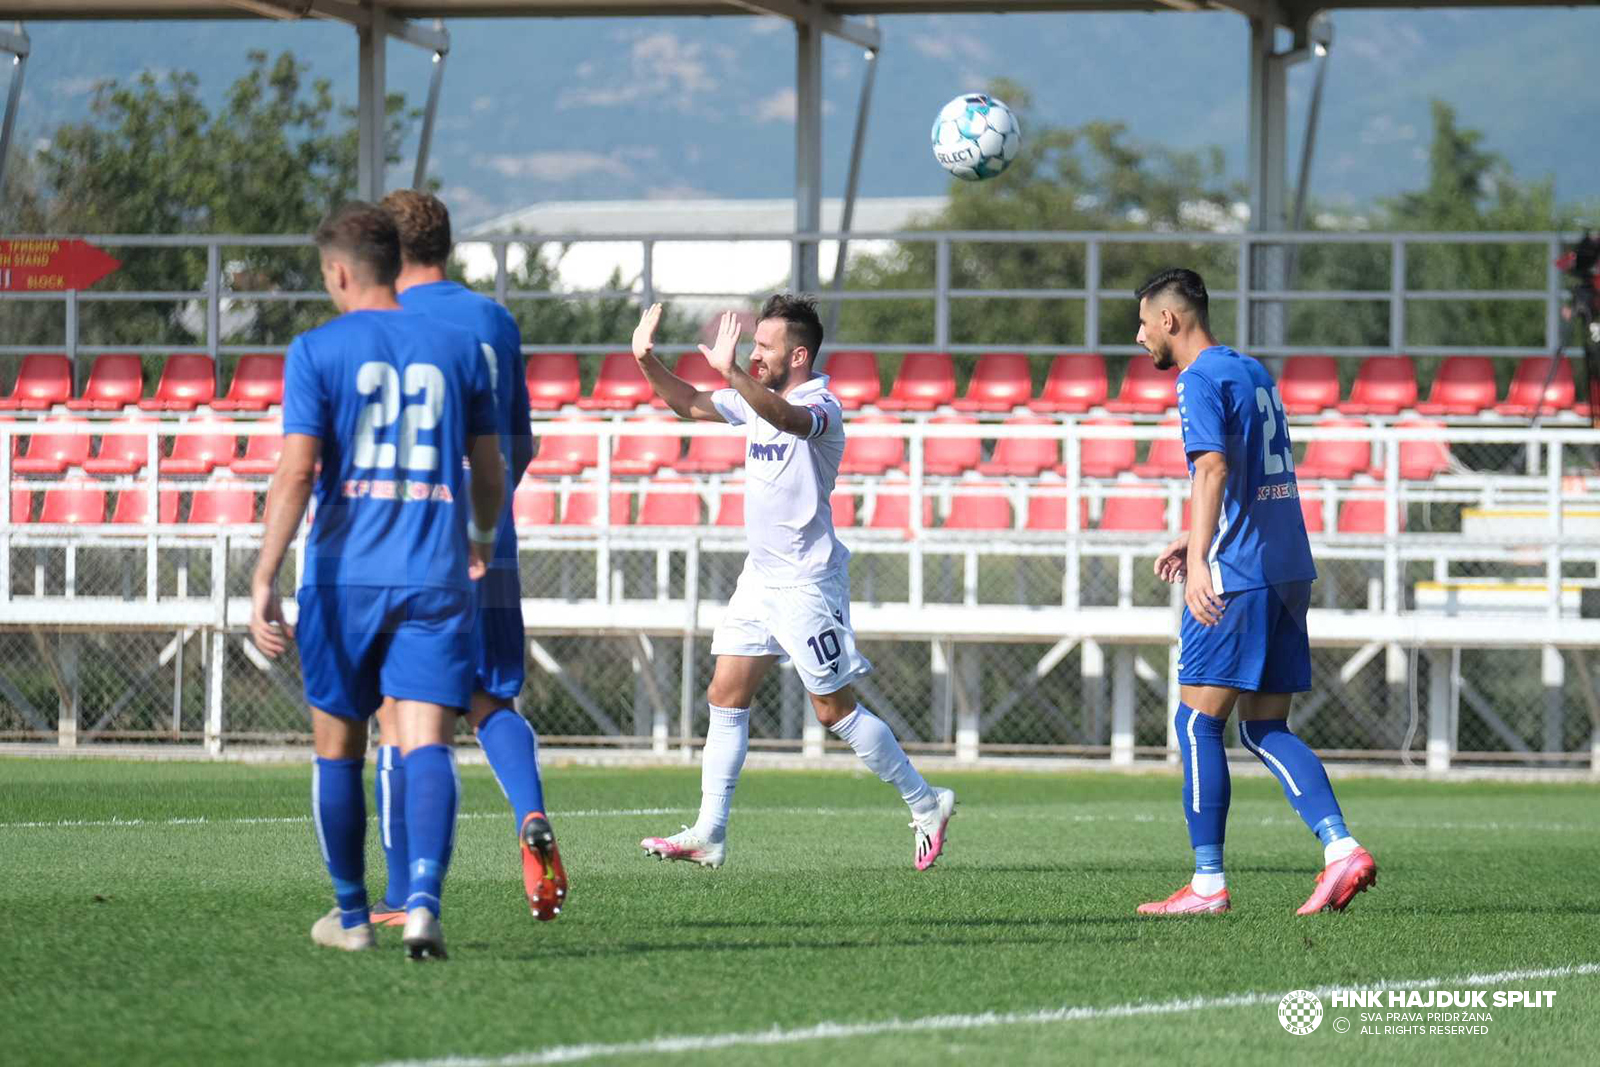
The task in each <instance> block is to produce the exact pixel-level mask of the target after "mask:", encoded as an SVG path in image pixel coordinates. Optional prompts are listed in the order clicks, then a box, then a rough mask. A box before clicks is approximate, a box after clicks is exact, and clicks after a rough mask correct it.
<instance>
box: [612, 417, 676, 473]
mask: <svg viewBox="0 0 1600 1067" xmlns="http://www.w3.org/2000/svg"><path fill="white" fill-rule="evenodd" d="M628 424H629V425H630V426H643V425H650V426H662V427H666V426H671V427H672V428H674V429H676V428H677V425H678V417H677V416H676V415H667V416H664V417H663V416H660V415H651V416H647V417H645V418H642V419H629V420H628ZM616 442H617V444H616V451H615V452H613V453H612V454H611V473H612V474H619V475H623V476H631V475H643V474H654V473H655V472H656V471H658V470H660V469H661V468H662V467H671V466H673V465H674V464H676V463H677V462H678V457H679V456H681V455H683V435H682V434H678V433H652V434H640V435H637V436H634V435H628V436H619V437H618V438H616Z"/></svg>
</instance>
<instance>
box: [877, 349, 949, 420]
mask: <svg viewBox="0 0 1600 1067" xmlns="http://www.w3.org/2000/svg"><path fill="white" fill-rule="evenodd" d="M955 398H956V367H955V364H954V363H953V362H951V360H950V355H949V353H947V352H907V353H906V357H905V361H904V362H903V363H901V364H900V373H899V374H897V375H895V379H894V387H893V388H892V389H890V390H889V395H888V396H886V397H884V398H883V399H882V400H880V401H878V406H879V407H881V408H883V409H884V410H885V411H932V410H933V409H934V408H936V407H938V406H939V405H941V404H948V403H950V402H951V401H952V400H954V399H955Z"/></svg>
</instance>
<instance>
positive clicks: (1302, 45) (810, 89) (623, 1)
mask: <svg viewBox="0 0 1600 1067" xmlns="http://www.w3.org/2000/svg"><path fill="white" fill-rule="evenodd" d="M1597 3H1600V0H1568V2H1567V3H1565V4H1559V5H1558V4H1551V3H1549V2H1548V0H1546V2H1543V3H1541V2H1539V0H723V2H718V0H0V11H3V14H4V17H6V18H12V19H21V20H43V21H57V20H64V19H158V18H171V19H198V18H274V19H299V18H322V19H329V20H333V21H337V22H343V23H346V24H347V25H350V26H353V27H354V28H355V29H356V30H357V33H358V39H359V42H360V43H359V60H360V62H359V76H358V82H359V101H358V104H357V115H358V122H359V125H360V133H361V145H362V147H361V153H360V168H359V170H360V178H359V182H358V187H359V190H360V192H361V193H362V195H364V196H368V197H375V196H377V195H379V194H381V192H382V185H383V172H384V159H383V149H382V145H381V143H380V142H381V138H380V137H379V135H378V134H379V131H380V129H381V125H380V122H379V120H380V118H381V111H382V107H383V103H382V102H383V100H384V97H385V92H384V89H385V78H384V62H385V59H384V54H385V49H383V48H380V47H377V43H378V42H381V41H383V40H384V39H385V38H387V37H391V36H392V37H397V38H400V39H402V40H405V41H409V42H410V43H412V44H415V45H418V46H420V47H422V48H425V49H429V50H431V51H432V52H433V53H434V79H433V88H432V90H431V91H430V94H429V107H428V109H427V111H426V114H425V118H424V123H423V133H422V144H421V147H420V151H419V165H418V170H419V172H420V171H421V169H422V167H423V166H424V165H425V163H426V159H427V153H428V146H429V141H430V139H431V136H432V125H433V121H432V120H433V113H434V107H435V105H436V101H437V96H438V86H439V83H440V78H441V76H442V73H443V69H444V62H443V61H444V56H445V53H447V52H448V51H449V34H448V32H446V31H445V30H444V28H443V26H442V24H441V23H435V24H434V26H433V27H432V28H429V27H427V26H425V25H422V24H420V23H418V22H415V21H412V20H417V19H444V18H469V17H470V18H534V17H580V16H581V17H587V18H597V17H599V18H603V17H607V16H613V17H633V18H642V17H651V16H662V15H667V16H674V15H675V16H698V15H750V14H764V15H776V16H779V17H782V18H786V19H788V20H790V21H791V22H793V23H794V26H795V37H796V70H795V81H796V103H797V115H796V122H795V230H796V231H797V232H799V233H814V232H817V231H819V230H820V229H821V220H822V214H821V204H822V188H821V182H822V165H821V156H822V75H821V70H822V63H821V56H822V38H823V36H824V35H832V36H836V37H839V38H842V39H844V40H846V41H850V42H853V43H854V44H856V45H858V46H861V47H862V48H864V49H865V50H866V56H867V60H868V62H867V66H866V74H865V77H864V79H863V84H862V93H861V106H860V110H859V113H858V115H857V120H856V148H855V150H854V151H853V152H852V157H851V167H850V178H849V181H848V183H847V190H846V196H845V199H846V201H847V202H853V201H854V188H855V179H856V173H857V164H858V162H859V158H860V142H861V135H862V131H863V129H864V123H863V118H864V115H865V113H866V110H867V108H868V107H869V106H870V101H871V87H872V81H873V70H874V69H875V67H876V64H875V63H874V62H872V60H873V58H874V57H875V56H876V54H877V52H878V50H879V49H880V48H881V47H883V41H882V39H881V36H880V32H879V29H878V26H877V24H876V18H875V16H878V15H897V14H931V13H939V14H954V13H990V14H1000V13H1022V12H1051V11H1060V12H1112V11H1179V12H1192V11H1232V12H1235V13H1237V14H1239V15H1242V16H1244V17H1245V18H1246V19H1247V20H1248V21H1249V25H1250V46H1249V52H1248V58H1249V69H1250V103H1249V109H1248V115H1247V119H1248V124H1249V137H1248V145H1249V147H1248V151H1247V156H1246V163H1247V170H1248V174H1249V180H1250V190H1251V195H1250V208H1251V226H1252V228H1254V229H1257V230H1268V231H1277V230H1283V229H1286V228H1288V224H1289V221H1290V217H1291V216H1290V212H1289V210H1288V208H1289V198H1288V195H1287V184H1288V183H1287V178H1286V175H1287V167H1286V148H1287V143H1288V105H1287V96H1288V94H1287V74H1288V68H1289V67H1290V66H1291V65H1293V64H1295V63H1298V62H1300V61H1302V60H1304V59H1307V58H1310V57H1311V56H1312V55H1313V54H1316V55H1324V54H1326V51H1327V45H1328V43H1329V41H1330V39H1331V28H1330V27H1328V25H1327V24H1326V23H1325V22H1324V23H1321V24H1319V23H1318V21H1317V17H1318V15H1319V14H1320V13H1321V12H1325V11H1331V10H1337V9H1348V8H1395V7H1401V8H1413V9H1417V8H1464V7H1552V6H1564V7H1573V6H1593V5H1595V4H1597ZM1280 28H1287V29H1288V30H1290V31H1292V32H1293V35H1294V44H1293V45H1292V46H1291V47H1290V48H1289V49H1288V50H1287V51H1279V50H1278V47H1277V43H1276V39H1277V31H1278V30H1279V29H1280ZM27 50H28V41H27V37H26V36H25V35H24V34H21V33H18V34H10V33H7V32H6V31H4V30H3V29H0V51H12V52H13V53H16V54H17V57H18V60H19V61H18V62H17V63H16V64H15V67H14V72H13V77H12V86H11V92H10V93H9V94H8V99H7V109H6V115H5V119H6V121H5V126H4V132H3V135H0V146H3V145H4V143H5V142H6V141H8V140H9V134H10V131H11V127H12V124H13V122H14V119H15V111H16V107H17V101H18V99H19V98H20V97H21V88H22V86H21V76H22V70H23V66H24V64H23V63H22V62H21V60H22V59H23V58H25V57H26V55H27ZM1319 84H1320V79H1319ZM1314 99H1315V97H1314ZM1315 112H1316V106H1315V103H1314V104H1313V108H1312V115H1313V117H1312V118H1311V119H1310V124H1311V130H1310V131H1308V133H1310V132H1311V131H1314V128H1315ZM1312 140H1313V137H1311V136H1308V138H1307V143H1308V145H1309V143H1310V142H1311V141H1312ZM3 159H4V156H3V155H0V160H3ZM1301 169H1302V172H1304V171H1305V170H1306V169H1307V168H1306V167H1305V166H1304V164H1302V168H1301ZM849 225H850V223H849V209H848V208H847V209H846V212H845V220H844V224H843V226H842V227H841V228H842V229H848V228H849ZM805 255H806V253H802V256H805ZM809 255H810V257H811V258H810V259H809V260H807V259H804V258H803V259H802V260H801V261H800V262H797V266H799V267H801V268H802V273H801V274H800V276H799V280H800V281H801V283H802V284H804V283H805V282H806V281H807V280H808V279H814V278H815V277H816V272H815V269H814V268H815V263H814V246H813V250H812V252H811V253H810V254H809Z"/></svg>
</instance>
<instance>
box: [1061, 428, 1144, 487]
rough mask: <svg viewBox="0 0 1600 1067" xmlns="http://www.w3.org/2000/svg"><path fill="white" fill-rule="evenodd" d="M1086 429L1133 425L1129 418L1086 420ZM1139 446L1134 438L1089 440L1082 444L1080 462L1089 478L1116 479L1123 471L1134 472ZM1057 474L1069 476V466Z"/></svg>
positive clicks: (1080, 443)
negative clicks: (1067, 474) (1087, 427)
mask: <svg viewBox="0 0 1600 1067" xmlns="http://www.w3.org/2000/svg"><path fill="white" fill-rule="evenodd" d="M1079 425H1082V426H1132V425H1133V423H1132V422H1131V421H1129V420H1128V419H1084V420H1083V422H1082V423H1080V424H1079ZM1137 455H1138V447H1137V445H1136V444H1135V442H1134V440H1133V438H1131V437H1101V438H1088V437H1085V438H1083V439H1082V440H1080V441H1079V442H1078V461H1079V465H1080V466H1081V467H1082V468H1083V474H1084V476H1085V477H1088V478H1115V477H1116V476H1117V475H1119V474H1121V473H1122V472H1123V471H1126V470H1132V469H1133V464H1134V458H1135V457H1136V456H1137ZM1056 473H1058V474H1066V473H1067V468H1066V464H1062V465H1061V466H1059V467H1057V468H1056Z"/></svg>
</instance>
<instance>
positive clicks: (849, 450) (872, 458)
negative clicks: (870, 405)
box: [839, 415, 906, 474]
mask: <svg viewBox="0 0 1600 1067" xmlns="http://www.w3.org/2000/svg"><path fill="white" fill-rule="evenodd" d="M850 425H851V426H899V425H900V420H899V419H898V418H896V417H895V416H893V415H862V416H860V417H859V418H855V419H851V420H850ZM905 458H906V439H905V438H904V437H867V436H864V435H857V434H853V433H850V432H849V430H848V429H846V432H845V438H844V456H843V458H842V459H840V461H839V473H840V474H882V473H883V472H884V471H886V470H890V469H892V468H897V467H899V466H900V465H901V464H902V463H904V462H905Z"/></svg>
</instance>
